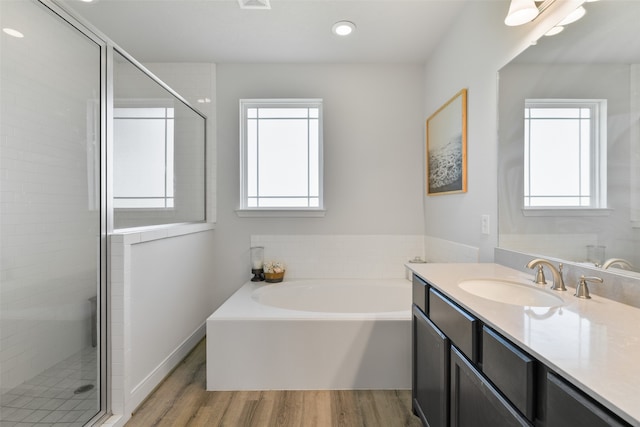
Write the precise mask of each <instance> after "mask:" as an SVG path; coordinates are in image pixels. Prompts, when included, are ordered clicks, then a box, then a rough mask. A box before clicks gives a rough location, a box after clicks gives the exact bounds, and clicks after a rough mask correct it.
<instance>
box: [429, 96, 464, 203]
mask: <svg viewBox="0 0 640 427" xmlns="http://www.w3.org/2000/svg"><path fill="white" fill-rule="evenodd" d="M426 178H427V195H429V196H436V195H443V194H454V193H466V192H467V89H462V90H461V91H460V92H458V93H457V94H455V95H454V97H453V98H451V99H450V100H449V101H447V102H446V103H445V104H444V105H443V106H442V107H440V108H439V109H438V110H437V111H436V112H435V113H433V114H432V115H431V116H430V117H429V118H428V119H427V159H426Z"/></svg>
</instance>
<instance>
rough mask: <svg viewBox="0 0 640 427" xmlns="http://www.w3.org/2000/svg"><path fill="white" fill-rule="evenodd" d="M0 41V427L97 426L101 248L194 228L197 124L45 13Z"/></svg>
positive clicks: (8, 13)
mask: <svg viewBox="0 0 640 427" xmlns="http://www.w3.org/2000/svg"><path fill="white" fill-rule="evenodd" d="M0 29H1V30H2V32H0V427H5V426H6V427H9V426H11V427H15V426H32V425H56V426H58V425H60V426H82V425H92V424H99V423H100V422H101V421H102V420H103V419H104V418H106V417H107V416H108V415H109V414H110V401H109V399H108V398H107V396H108V395H109V393H110V389H109V385H108V382H109V381H108V378H112V379H113V375H112V376H110V375H111V374H112V372H111V371H110V370H109V368H108V366H107V358H106V355H107V347H106V345H107V343H108V342H109V340H108V339H107V335H108V332H109V330H108V328H107V325H108V320H109V319H108V316H107V312H108V310H107V304H108V303H109V302H112V303H113V305H114V307H117V306H118V304H120V305H121V304H122V301H119V300H117V299H114V300H109V298H111V297H112V296H109V294H108V288H109V285H108V283H109V282H108V280H107V279H108V274H107V271H108V268H107V259H108V254H107V247H108V245H107V239H108V236H109V234H110V233H111V232H112V231H113V230H114V229H116V231H117V229H123V228H128V229H129V228H132V227H149V226H163V225H164V226H166V224H175V223H181V224H184V223H187V222H190V223H193V222H205V221H206V218H205V205H206V203H205V201H206V200H205V158H206V153H205V140H206V134H205V133H206V132H205V129H206V118H205V117H204V116H203V115H202V114H200V113H199V112H197V111H196V110H195V109H193V108H192V107H191V106H189V105H188V103H187V102H186V101H185V100H184V99H183V98H182V97H180V96H179V95H178V94H177V93H175V92H174V91H172V90H171V89H170V88H168V87H167V86H166V85H165V84H164V83H162V82H161V81H160V80H158V79H157V78H156V77H154V76H153V75H151V73H149V72H148V71H147V70H146V69H145V68H144V67H143V66H141V65H140V64H139V63H138V62H136V61H135V60H134V59H133V58H131V57H130V56H129V55H127V54H126V53H125V52H124V51H122V50H121V49H120V48H119V47H117V46H116V45H115V44H113V42H111V41H110V40H109V39H108V38H107V37H106V36H105V35H103V34H101V33H100V32H99V31H98V30H96V29H93V28H91V27H90V25H89V26H88V24H86V25H85V24H83V23H82V22H81V20H80V19H77V17H76V15H75V14H74V12H72V11H71V9H65V8H64V7H62V6H61V5H60V4H58V3H57V2H55V1H52V0H0ZM118 297H121V296H115V297H113V298H118ZM116 310H117V309H116ZM118 375H122V374H121V373H119V374H118ZM111 406H112V407H113V405H111Z"/></svg>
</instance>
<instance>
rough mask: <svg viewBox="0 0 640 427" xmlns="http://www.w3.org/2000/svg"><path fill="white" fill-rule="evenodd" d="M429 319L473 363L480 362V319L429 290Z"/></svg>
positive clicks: (436, 292)
mask: <svg viewBox="0 0 640 427" xmlns="http://www.w3.org/2000/svg"><path fill="white" fill-rule="evenodd" d="M428 303H429V318H430V319H431V321H432V322H433V323H435V325H436V326H437V327H438V328H440V330H441V331H442V332H444V334H445V335H446V336H448V337H449V339H450V340H451V341H452V342H453V343H454V344H455V345H456V347H458V348H459V349H460V350H461V351H462V352H463V353H464V354H465V356H467V357H468V358H469V359H471V361H473V362H474V363H477V362H478V357H477V356H478V334H477V330H478V324H479V321H478V319H476V318H474V317H473V316H471V315H470V314H468V313H467V312H466V311H464V310H462V309H461V308H459V307H457V306H456V305H454V304H453V303H452V302H450V301H449V300H448V299H447V298H446V297H445V296H444V295H442V294H440V293H439V292H438V291H435V290H434V289H429V297H428Z"/></svg>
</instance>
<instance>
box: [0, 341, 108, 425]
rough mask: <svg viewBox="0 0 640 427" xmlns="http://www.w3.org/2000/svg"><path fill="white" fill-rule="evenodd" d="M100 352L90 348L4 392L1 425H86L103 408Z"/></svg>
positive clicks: (0, 406) (0, 398) (0, 412)
mask: <svg viewBox="0 0 640 427" xmlns="http://www.w3.org/2000/svg"><path fill="white" fill-rule="evenodd" d="M96 353H97V352H96V349H95V348H92V347H89V348H86V349H84V350H83V351H81V352H79V353H77V354H75V355H73V356H71V357H69V358H68V359H66V360H63V361H62V362H60V363H58V364H57V365H55V366H52V367H51V368H49V369H47V370H46V371H44V372H42V373H41V374H39V375H37V376H36V377H34V378H32V379H31V380H29V381H27V382H25V383H24V384H22V385H20V386H18V387H16V388H14V389H12V390H8V391H5V392H3V393H2V394H0V427H23V426H32V427H40V426H59V427H71V426H82V425H84V424H85V423H86V422H87V421H88V420H89V419H91V418H92V417H93V416H94V415H95V414H96V413H97V412H98V409H99V404H98V391H97V390H98V388H99V385H98V383H97V380H96V378H97V371H98V368H97V366H98V365H97V359H96V357H97V356H96ZM89 385H91V386H92V388H90V389H88V390H86V391H82V390H80V387H82V386H89ZM86 388H88V387H86ZM81 391H82V392H81ZM74 392H75V393H74Z"/></svg>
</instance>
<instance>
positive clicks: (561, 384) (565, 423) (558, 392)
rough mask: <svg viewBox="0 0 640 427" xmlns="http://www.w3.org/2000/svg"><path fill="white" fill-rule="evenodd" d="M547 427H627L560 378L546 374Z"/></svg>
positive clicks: (550, 373)
mask: <svg viewBox="0 0 640 427" xmlns="http://www.w3.org/2000/svg"><path fill="white" fill-rule="evenodd" d="M546 412H547V423H546V426H547V427H574V426H575V427H622V426H629V424H627V423H626V422H624V421H623V420H620V419H619V418H618V417H616V416H615V415H614V414H612V413H610V412H609V411H608V410H606V409H605V408H602V407H601V406H600V405H599V404H597V403H596V402H595V401H594V400H593V399H591V398H590V397H588V396H586V395H585V394H584V393H582V392H581V391H579V390H577V389H576V388H574V387H573V386H572V385H570V384H568V383H567V382H566V381H564V380H563V379H562V378H560V377H558V376H557V375H555V374H553V373H552V372H548V373H547V411H546Z"/></svg>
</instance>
